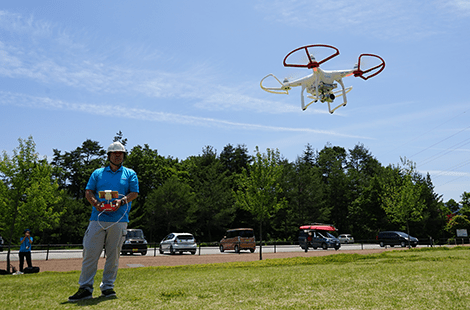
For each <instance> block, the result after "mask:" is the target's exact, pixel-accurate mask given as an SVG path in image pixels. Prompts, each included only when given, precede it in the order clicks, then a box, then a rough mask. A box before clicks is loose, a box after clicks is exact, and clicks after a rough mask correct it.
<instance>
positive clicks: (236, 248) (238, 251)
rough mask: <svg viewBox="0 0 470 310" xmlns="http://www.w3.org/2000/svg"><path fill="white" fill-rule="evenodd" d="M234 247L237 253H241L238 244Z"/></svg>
mask: <svg viewBox="0 0 470 310" xmlns="http://www.w3.org/2000/svg"><path fill="white" fill-rule="evenodd" d="M233 249H234V250H235V253H240V249H239V248H238V245H236V246H235V247H234V248H233Z"/></svg>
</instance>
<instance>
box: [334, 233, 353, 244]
mask: <svg viewBox="0 0 470 310" xmlns="http://www.w3.org/2000/svg"><path fill="white" fill-rule="evenodd" d="M338 239H339V242H341V243H354V237H353V236H351V235H350V234H341V235H339V237H338Z"/></svg>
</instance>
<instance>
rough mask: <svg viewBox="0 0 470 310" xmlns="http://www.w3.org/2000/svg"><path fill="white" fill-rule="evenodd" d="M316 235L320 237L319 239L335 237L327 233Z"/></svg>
mask: <svg viewBox="0 0 470 310" xmlns="http://www.w3.org/2000/svg"><path fill="white" fill-rule="evenodd" d="M317 235H318V237H321V238H336V237H335V236H333V235H332V234H330V233H329V232H327V231H322V232H317Z"/></svg>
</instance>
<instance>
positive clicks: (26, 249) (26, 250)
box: [19, 229, 33, 272]
mask: <svg viewBox="0 0 470 310" xmlns="http://www.w3.org/2000/svg"><path fill="white" fill-rule="evenodd" d="M20 241H21V243H20V253H19V256H20V271H21V272H23V266H24V259H25V258H26V263H27V264H28V267H33V265H32V263H31V244H33V237H31V231H30V230H29V229H25V231H24V237H22V238H20Z"/></svg>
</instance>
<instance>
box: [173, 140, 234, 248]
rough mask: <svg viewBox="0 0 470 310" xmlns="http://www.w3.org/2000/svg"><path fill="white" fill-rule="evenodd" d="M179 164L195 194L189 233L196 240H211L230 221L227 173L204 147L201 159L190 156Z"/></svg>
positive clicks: (231, 217) (231, 209)
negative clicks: (195, 236)
mask: <svg viewBox="0 0 470 310" xmlns="http://www.w3.org/2000/svg"><path fill="white" fill-rule="evenodd" d="M182 165H183V166H184V167H186V170H187V172H188V173H189V176H190V178H189V182H190V185H191V187H192V189H193V191H194V193H195V195H196V204H194V205H193V207H192V208H191V209H190V214H189V216H190V218H191V222H192V226H193V231H195V232H196V233H197V236H198V237H199V238H200V239H203V240H205V241H213V240H214V238H213V237H214V236H220V235H222V234H223V232H224V230H225V229H226V228H228V227H227V226H228V225H230V223H231V222H232V220H233V218H234V214H235V210H234V198H233V195H232V193H231V182H230V179H229V177H228V171H227V170H225V169H224V167H223V165H222V163H221V162H220V159H219V158H217V153H216V151H215V150H214V149H213V148H212V147H210V146H206V147H205V148H204V149H203V153H202V155H201V156H192V157H190V158H188V159H186V160H185V161H184V162H183V163H182Z"/></svg>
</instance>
